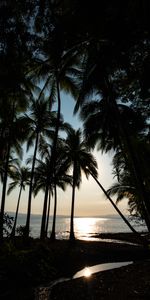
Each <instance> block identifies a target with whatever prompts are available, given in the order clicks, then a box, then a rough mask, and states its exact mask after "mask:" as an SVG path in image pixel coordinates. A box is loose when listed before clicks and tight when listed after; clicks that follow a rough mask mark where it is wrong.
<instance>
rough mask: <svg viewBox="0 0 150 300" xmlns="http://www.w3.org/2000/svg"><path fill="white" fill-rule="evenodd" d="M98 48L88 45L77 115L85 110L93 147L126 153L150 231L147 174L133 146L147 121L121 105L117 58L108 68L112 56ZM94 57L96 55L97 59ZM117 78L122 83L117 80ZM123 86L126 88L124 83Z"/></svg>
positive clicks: (76, 108) (85, 119)
mask: <svg viewBox="0 0 150 300" xmlns="http://www.w3.org/2000/svg"><path fill="white" fill-rule="evenodd" d="M93 44H94V43H93ZM94 45H95V47H94ZM94 45H88V49H87V59H86V60H85V65H84V66H83V75H82V81H81V86H82V88H81V92H80V95H79V98H78V101H77V104H76V107H75V111H77V110H78V108H79V106H80V107H81V116H82V118H83V120H84V121H85V123H84V125H85V132H86V137H87V139H88V140H89V142H90V144H91V145H92V146H95V144H96V143H97V142H98V143H99V145H100V148H102V149H103V150H104V151H108V150H110V149H112V148H113V149H115V150H118V149H121V150H122V151H123V153H124V156H125V158H126V163H127V164H128V165H129V167H130V169H131V172H132V176H134V177H135V178H136V182H137V184H136V185H137V188H138V191H139V195H140V197H141V199H142V202H143V206H144V207H145V210H146V211H147V215H148V219H149V221H148V222H149V224H148V227H149V228H150V203H149V201H147V200H146V199H148V198H149V193H148V192H147V191H148V189H146V188H145V185H144V184H143V182H144V177H143V172H141V170H140V168H139V158H138V156H137V154H136V151H135V149H134V143H133V139H134V137H135V136H137V135H138V134H142V131H144V130H145V128H146V124H145V120H144V119H143V118H142V115H141V114H140V113H139V112H138V111H133V110H132V109H131V107H130V103H129V104H128V105H123V104H122V103H121V98H120V95H121V97H123V93H122V94H121V93H120V85H119V87H118V86H117V84H120V82H121V80H120V77H121V76H120V77H119V75H120V74H119V75H118V74H117V72H116V71H115V69H114V66H112V65H111V64H112V62H113V58H112V61H111V62H110V66H108V61H109V60H108V61H107V57H108V54H109V53H110V52H109V51H108V52H107V51H106V54H105V52H103V50H104V49H105V47H103V46H102V45H99V46H98V42H97V41H96V42H95V44H94ZM100 46H101V47H100ZM94 53H95V55H93V54H94ZM113 55H114V54H113ZM114 61H115V57H114ZM118 72H119V71H118ZM116 78H119V79H117V80H116ZM123 80H124V78H123ZM121 84H122V85H123V83H121ZM122 85H121V87H122ZM122 91H123V87H122V90H121V92H122ZM91 95H93V96H94V97H96V98H99V100H97V101H94V102H93V101H92V100H91V99H90V98H89V96H91ZM118 99H119V103H118ZM90 102H91V103H90ZM85 103H86V104H85ZM84 104H85V105H84ZM90 109H91V111H90Z"/></svg>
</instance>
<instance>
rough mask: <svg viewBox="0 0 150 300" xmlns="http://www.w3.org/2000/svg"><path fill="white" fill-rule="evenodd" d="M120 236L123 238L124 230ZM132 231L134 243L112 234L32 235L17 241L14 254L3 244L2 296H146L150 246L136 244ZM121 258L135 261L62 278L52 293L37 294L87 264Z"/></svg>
mask: <svg viewBox="0 0 150 300" xmlns="http://www.w3.org/2000/svg"><path fill="white" fill-rule="evenodd" d="M121 236H122V239H123V236H124V234H123V233H122V234H120V237H121ZM132 236H133V234H132V233H131V234H130V243H125V242H119V243H116V242H113V240H112V239H111V240H110V241H98V242H96V241H95V242H93V241H83V240H82V241H81V240H75V241H74V242H70V241H67V240H56V241H54V242H50V241H49V240H47V241H45V242H40V241H39V240H38V239H37V240H36V239H34V240H33V239H31V241H30V243H29V245H28V246H26V248H24V247H23V246H22V245H21V244H20V241H19V240H16V245H15V247H16V249H17V250H16V249H13V250H12V253H10V249H9V250H8V249H7V251H9V255H8V254H7V253H6V248H5V254H7V255H6V256H5V260H6V261H5V260H4V259H3V260H2V261H1V265H0V281H1V284H0V286H1V288H0V299H2V300H6V299H15V300H17V299H19V300H35V299H39V300H49V299H70V300H73V299H79V300H80V299H95V300H96V299H132V298H133V299H148V298H149V283H150V261H149V258H150V250H149V249H145V248H144V247H143V245H141V244H135V239H134V240H132ZM105 238H106V236H105ZM107 238H108V240H109V236H108V237H107ZM124 239H125V236H124ZM114 241H115V240H114ZM128 241H129V236H128ZM5 247H6V246H5ZM121 261H123V262H125V261H126V262H128V261H130V262H131V261H132V262H133V264H131V265H128V266H124V267H121V268H119V269H114V270H108V271H104V272H100V273H96V274H93V275H92V276H90V277H89V278H85V277H82V278H79V279H75V280H69V281H66V282H62V283H58V284H57V285H55V286H54V287H53V288H52V290H51V295H50V298H46V297H47V296H44V298H40V297H38V298H37V294H38V291H39V289H40V290H41V289H42V288H44V289H45V288H46V289H48V288H49V286H50V285H51V283H52V282H53V281H55V280H58V279H60V278H62V277H63V278H69V279H71V278H72V276H73V275H74V274H75V273H76V272H77V271H79V270H81V269H82V268H84V267H85V266H93V265H96V264H101V263H108V262H121ZM60 295H61V298H60Z"/></svg>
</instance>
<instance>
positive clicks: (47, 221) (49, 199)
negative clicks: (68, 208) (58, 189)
mask: <svg viewBox="0 0 150 300" xmlns="http://www.w3.org/2000/svg"><path fill="white" fill-rule="evenodd" d="M50 203H51V192H50V190H49V193H48V208H47V220H46V227H45V234H46V236H47V232H48V224H49V214H50Z"/></svg>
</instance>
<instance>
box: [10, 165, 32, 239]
mask: <svg viewBox="0 0 150 300" xmlns="http://www.w3.org/2000/svg"><path fill="white" fill-rule="evenodd" d="M20 164H21V162H20ZM9 176H10V178H11V179H13V182H11V183H10V184H9V188H8V191H7V194H8V195H9V194H10V193H11V192H12V191H13V190H14V189H15V188H16V187H17V186H19V187H20V189H19V195H18V201H17V208H16V213H15V220H14V225H13V229H12V232H11V236H12V237H14V235H15V230H16V224H17V217H18V211H19V205H20V199H21V193H22V190H25V187H26V185H29V176H30V170H29V168H27V167H23V166H22V167H21V166H20V165H19V164H18V166H14V167H12V168H11V170H10V171H9Z"/></svg>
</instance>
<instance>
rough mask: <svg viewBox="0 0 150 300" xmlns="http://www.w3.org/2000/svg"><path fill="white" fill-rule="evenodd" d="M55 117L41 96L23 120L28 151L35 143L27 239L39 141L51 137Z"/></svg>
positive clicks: (27, 230) (27, 229) (33, 102)
mask: <svg viewBox="0 0 150 300" xmlns="http://www.w3.org/2000/svg"><path fill="white" fill-rule="evenodd" d="M53 117H54V116H53V114H50V112H49V109H48V101H47V99H44V97H42V96H41V97H40V98H39V99H38V100H35V99H34V100H32V104H31V107H30V113H29V114H28V115H27V114H26V115H25V116H24V118H23V119H25V120H27V122H28V126H29V129H30V133H29V137H28V141H27V150H28V149H29V148H30V147H31V146H32V145H33V141H35V143H34V153H33V160H32V167H31V177H30V186H29V196H28V209H27V219H26V237H28V236H29V225H30V215H31V200H32V191H33V178H34V169H35V161H36V156H37V151H38V144H39V139H40V137H41V136H43V135H45V136H49V137H51V130H50V128H51V126H52V123H53Z"/></svg>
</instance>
